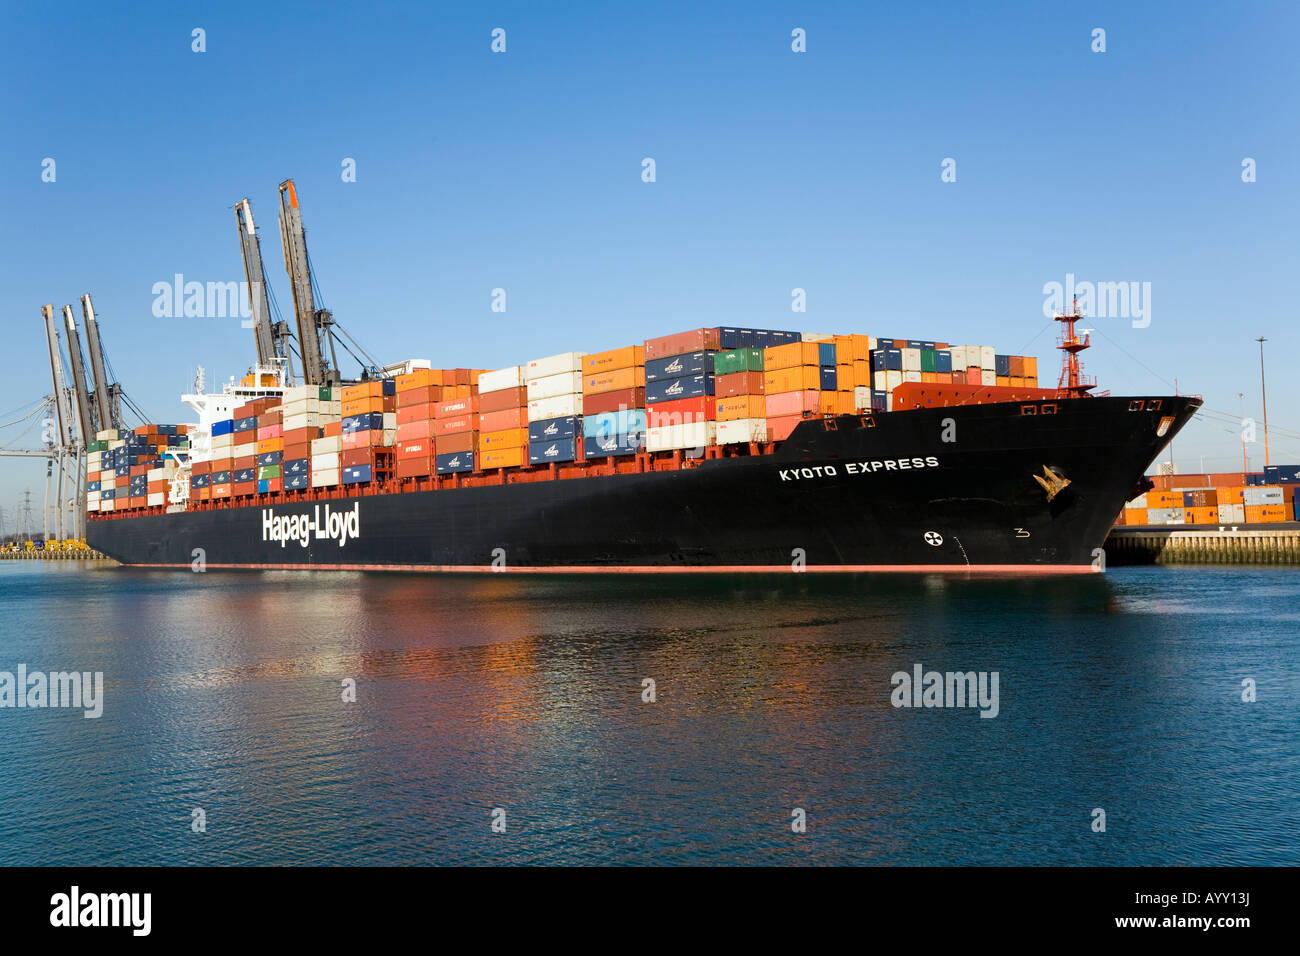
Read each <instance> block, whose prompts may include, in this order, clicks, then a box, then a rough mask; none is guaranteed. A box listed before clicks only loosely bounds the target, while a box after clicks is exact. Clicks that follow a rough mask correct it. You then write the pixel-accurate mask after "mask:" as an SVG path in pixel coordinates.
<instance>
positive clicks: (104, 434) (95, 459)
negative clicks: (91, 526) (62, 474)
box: [86, 428, 118, 511]
mask: <svg viewBox="0 0 1300 956" xmlns="http://www.w3.org/2000/svg"><path fill="white" fill-rule="evenodd" d="M117 437H118V433H117V429H116V428H108V429H104V430H103V431H99V432H96V433H95V440H94V441H92V442H89V443H87V445H86V510H87V511H101V510H104V511H111V510H112V509H111V508H102V507H101V506H102V504H103V503H104V498H103V494H104V490H105V489H104V475H103V469H104V455H105V454H106V453H107V449H108V443H109V440H110V439H113V440H115V439H116V438H117ZM111 487H112V486H110V489H111ZM110 497H111V496H110Z"/></svg>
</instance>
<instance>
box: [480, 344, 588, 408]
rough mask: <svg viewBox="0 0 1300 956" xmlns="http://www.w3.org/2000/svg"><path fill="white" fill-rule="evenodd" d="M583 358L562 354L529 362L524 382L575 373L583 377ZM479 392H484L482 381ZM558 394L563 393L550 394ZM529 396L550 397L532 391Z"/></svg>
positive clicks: (582, 354)
mask: <svg viewBox="0 0 1300 956" xmlns="http://www.w3.org/2000/svg"><path fill="white" fill-rule="evenodd" d="M583 358H584V353H583V352H561V353H560V354H559V355H549V356H547V357H546V358H539V359H533V360H532V361H531V362H527V363H526V364H525V365H524V380H525V382H533V381H536V380H537V379H543V378H553V377H555V376H558V375H561V374H566V373H567V374H572V373H575V372H576V373H577V374H578V376H579V377H581V375H582V360H583ZM479 390H480V391H482V380H481V379H480V382H479ZM558 394H562V393H560V392H552V393H550V395H558ZM529 395H530V397H536V398H549V397H550V395H537V396H533V395H532V392H531V389H530V390H529Z"/></svg>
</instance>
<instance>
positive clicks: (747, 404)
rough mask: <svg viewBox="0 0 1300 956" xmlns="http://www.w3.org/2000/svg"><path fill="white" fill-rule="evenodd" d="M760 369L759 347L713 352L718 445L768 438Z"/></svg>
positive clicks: (769, 436) (761, 352)
mask: <svg viewBox="0 0 1300 956" xmlns="http://www.w3.org/2000/svg"><path fill="white" fill-rule="evenodd" d="M763 372H764V367H763V350H762V349H761V348H754V347H752V346H751V347H741V348H734V349H728V350H727V351H725V352H718V353H717V354H715V355H714V356H713V374H714V378H713V392H714V407H715V408H716V410H717V414H716V418H717V421H718V429H717V440H718V444H719V445H733V444H748V443H751V442H757V443H764V442H768V441H771V433H770V431H769V429H768V425H767V403H766V401H765V400H764V394H765V389H764V381H763Z"/></svg>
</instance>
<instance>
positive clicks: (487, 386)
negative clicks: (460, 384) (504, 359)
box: [478, 365, 524, 395]
mask: <svg viewBox="0 0 1300 956" xmlns="http://www.w3.org/2000/svg"><path fill="white" fill-rule="evenodd" d="M523 384H524V370H523V367H522V366H519V365H512V366H510V367H509V368H499V369H497V370H496V371H495V372H484V373H483V374H482V375H480V376H479V377H478V393H479V394H480V395H482V394H483V393H484V392H501V391H505V390H506V389H507V388H521V387H522V386H523Z"/></svg>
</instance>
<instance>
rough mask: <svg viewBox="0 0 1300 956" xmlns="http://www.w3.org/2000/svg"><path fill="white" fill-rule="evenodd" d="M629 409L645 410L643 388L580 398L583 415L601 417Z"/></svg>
mask: <svg viewBox="0 0 1300 956" xmlns="http://www.w3.org/2000/svg"><path fill="white" fill-rule="evenodd" d="M629 408H645V389H644V388H624V389H620V390H619V391H617V392H603V393H601V394H600V395H584V396H582V414H584V415H602V414H604V413H605V412H621V411H624V410H626V409H629Z"/></svg>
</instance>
